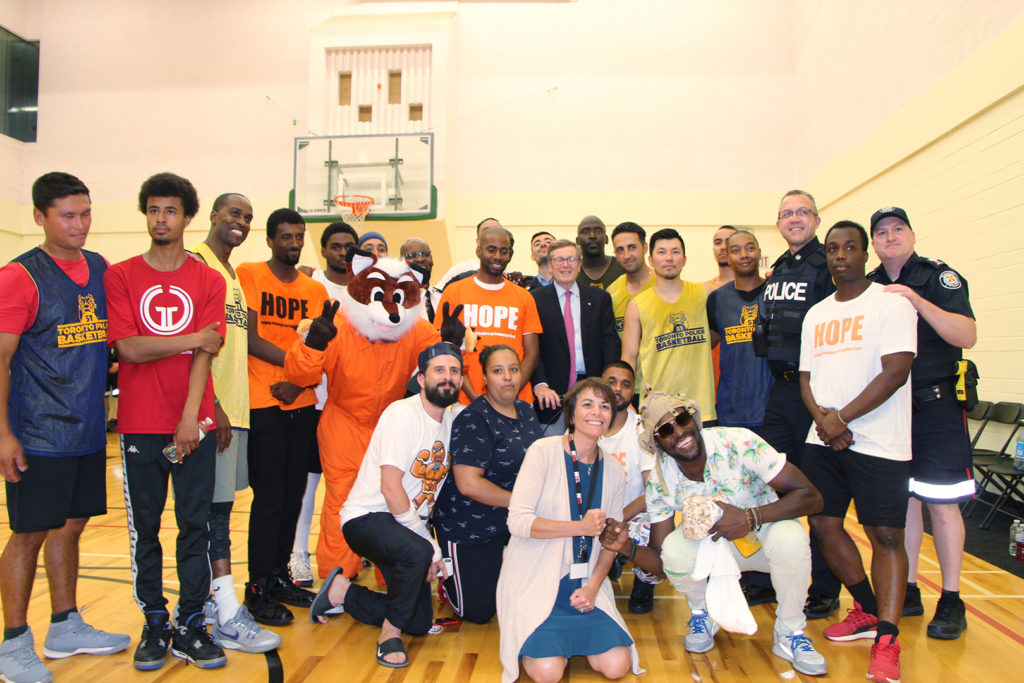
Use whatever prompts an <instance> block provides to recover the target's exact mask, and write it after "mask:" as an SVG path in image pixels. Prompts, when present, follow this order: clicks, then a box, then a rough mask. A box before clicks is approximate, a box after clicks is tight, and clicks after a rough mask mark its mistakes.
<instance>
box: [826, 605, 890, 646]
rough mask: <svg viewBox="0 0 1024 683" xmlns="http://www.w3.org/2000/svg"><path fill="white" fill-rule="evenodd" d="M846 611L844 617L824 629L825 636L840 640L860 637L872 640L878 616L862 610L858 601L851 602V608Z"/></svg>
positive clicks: (858, 638)
mask: <svg viewBox="0 0 1024 683" xmlns="http://www.w3.org/2000/svg"><path fill="white" fill-rule="evenodd" d="M846 612H847V614H846V618H845V619H843V620H842V621H840V622H839V623H838V624H832V625H831V626H829V627H828V628H826V629H825V631H824V633H825V637H826V638H828V639H829V640H838V641H841V642H845V641H847V640H860V639H861V638H871V639H872V640H874V638H875V635H877V631H876V630H875V626H876V625H877V624H878V617H876V616H875V615H874V614H868V613H867V612H865V611H864V610H862V609H861V608H860V603H857V602H855V603H853V609H848V610H846Z"/></svg>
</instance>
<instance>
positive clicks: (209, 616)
mask: <svg viewBox="0 0 1024 683" xmlns="http://www.w3.org/2000/svg"><path fill="white" fill-rule="evenodd" d="M219 614H220V611H219V610H218V609H217V601H216V600H214V599H213V596H212V595H211V596H210V597H208V598H206V602H204V603H203V622H205V623H206V625H207V626H213V625H214V624H216V623H217V622H218V621H219V619H218V615H219Z"/></svg>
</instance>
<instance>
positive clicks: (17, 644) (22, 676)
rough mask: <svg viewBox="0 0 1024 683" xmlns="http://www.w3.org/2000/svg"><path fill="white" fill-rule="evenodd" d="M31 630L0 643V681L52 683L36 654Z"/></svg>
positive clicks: (51, 678) (51, 676)
mask: <svg viewBox="0 0 1024 683" xmlns="http://www.w3.org/2000/svg"><path fill="white" fill-rule="evenodd" d="M35 646H36V644H35V640H33V638H32V629H29V630H27V631H25V632H24V633H22V634H21V635H20V636H18V637H17V638H11V639H10V640H5V641H3V642H2V643H0V679H2V680H5V681H10V683H53V674H51V673H50V670H49V669H47V668H46V665H45V664H43V661H42V660H41V659H39V655H37V654H36V647H35Z"/></svg>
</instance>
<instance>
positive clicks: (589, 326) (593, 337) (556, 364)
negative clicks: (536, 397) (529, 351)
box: [530, 282, 622, 422]
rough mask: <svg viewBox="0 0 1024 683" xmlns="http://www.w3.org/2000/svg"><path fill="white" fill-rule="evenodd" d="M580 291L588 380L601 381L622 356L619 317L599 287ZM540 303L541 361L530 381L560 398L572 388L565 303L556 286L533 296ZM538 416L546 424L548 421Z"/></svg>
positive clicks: (553, 285)
mask: <svg viewBox="0 0 1024 683" xmlns="http://www.w3.org/2000/svg"><path fill="white" fill-rule="evenodd" d="M579 290H580V331H581V334H582V342H583V362H584V364H585V365H586V368H587V376H588V377H600V376H601V373H602V372H603V371H604V366H605V365H607V364H608V363H610V362H611V361H613V360H619V358H620V356H621V355H622V342H621V341H620V340H619V335H618V333H617V332H616V331H615V314H614V313H613V312H612V298H611V297H610V296H609V295H608V292H605V291H604V290H602V289H599V288H597V287H583V286H580V287H579ZM531 294H533V298H534V300H535V301H536V302H537V313H538V314H539V315H540V322H541V325H542V326H543V328H544V331H543V332H542V333H541V334H540V359H539V360H538V362H537V369H536V370H534V371H533V377H531V378H530V381H531V382H533V384H534V386H536V385H537V383H538V382H547V384H548V386H549V387H551V389H553V390H554V391H557V392H558V394H559V395H562V394H564V393H565V392H566V390H568V388H569V340H568V339H567V338H566V335H565V320H564V319H563V318H562V309H563V308H564V306H565V299H559V298H558V292H557V290H556V289H555V284H554V283H553V282H552V283H551V284H549V285H546V286H544V287H541V288H540V289H536V290H534V291H533V292H531ZM543 413H548V411H540V412H538V416H539V417H540V419H541V421H542V422H546V421H547V420H548V419H550V415H551V413H548V415H549V417H548V418H545V417H544V416H543Z"/></svg>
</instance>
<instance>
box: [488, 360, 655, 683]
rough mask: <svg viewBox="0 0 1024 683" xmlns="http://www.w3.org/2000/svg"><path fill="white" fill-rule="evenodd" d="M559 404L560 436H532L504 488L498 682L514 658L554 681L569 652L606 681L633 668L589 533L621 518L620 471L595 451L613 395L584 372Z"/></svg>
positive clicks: (607, 559)
mask: <svg viewBox="0 0 1024 683" xmlns="http://www.w3.org/2000/svg"><path fill="white" fill-rule="evenodd" d="M563 405H564V406H565V423H566V427H567V428H568V431H569V434H567V435H565V436H554V437H549V438H546V439H539V440H538V441H535V442H534V443H533V445H532V446H530V448H529V449H528V450H527V451H526V457H525V458H524V460H523V465H522V467H521V468H520V470H519V476H518V478H517V479H516V484H515V487H514V488H513V489H512V499H511V502H510V504H509V511H508V528H509V532H510V533H511V534H512V538H511V540H510V542H509V544H508V548H507V550H506V552H505V561H504V564H503V565H502V568H501V576H500V578H499V579H498V603H497V607H498V625H499V627H500V629H501V664H502V668H503V671H502V681H504V682H505V683H511V681H514V680H516V679H517V678H519V662H520V660H521V661H522V662H523V668H524V669H525V670H526V673H527V675H528V676H530V678H532V679H533V680H534V681H537V683H542V682H545V681H557V680H559V679H561V678H562V675H563V673H564V671H565V667H566V664H568V660H569V657H572V656H576V655H582V656H586V657H587V661H588V663H589V664H590V666H591V667H592V668H593V669H594V670H596V671H598V672H600V673H602V674H604V675H605V676H606V677H607V678H611V679H616V678H621V677H623V676H625V675H626V673H628V672H629V670H630V669H632V670H633V671H634V673H641V672H642V669H640V668H639V663H638V659H637V653H636V646H635V645H634V644H633V640H632V638H631V637H630V636H629V632H628V631H627V630H626V624H625V622H624V621H623V620H622V616H621V615H620V614H619V611H618V609H616V607H615V596H614V595H613V593H612V587H611V583H610V582H609V581H608V570H609V568H610V567H611V564H612V560H613V559H614V557H615V554H614V553H613V552H611V551H608V550H604V549H603V548H602V547H601V545H600V543H599V542H598V541H597V538H596V537H597V536H599V535H600V533H601V531H602V530H603V529H604V520H605V518H606V517H614V518H616V519H618V518H619V516H620V515H621V514H622V506H623V495H624V487H625V480H624V476H623V472H622V468H621V467H618V466H614V467H613V466H612V465H618V463H617V462H616V461H615V460H612V461H610V462H609V463H607V464H608V465H609V466H607V467H606V466H604V465H605V463H604V458H603V456H602V455H601V452H600V450H599V449H598V447H597V440H598V438H599V437H600V436H601V435H602V434H604V432H605V431H606V430H607V429H608V425H609V424H610V423H611V419H612V416H613V415H614V411H615V395H614V394H613V392H612V390H611V387H609V386H608V385H607V384H605V383H604V382H602V381H601V380H598V379H593V378H587V379H584V380H582V381H580V382H578V383H577V384H576V385H575V386H574V387H573V388H572V389H571V390H570V391H569V392H568V393H567V394H566V396H565V401H564V403H563ZM577 474H578V477H577ZM577 481H578V484H577ZM591 483H593V486H591Z"/></svg>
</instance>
